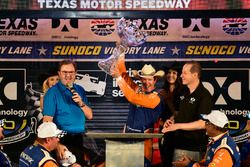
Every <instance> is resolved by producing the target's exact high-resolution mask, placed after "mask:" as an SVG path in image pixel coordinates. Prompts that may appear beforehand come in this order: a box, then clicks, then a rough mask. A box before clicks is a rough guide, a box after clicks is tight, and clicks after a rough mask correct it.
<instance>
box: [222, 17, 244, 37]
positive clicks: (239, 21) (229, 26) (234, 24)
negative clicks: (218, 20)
mask: <svg viewBox="0 0 250 167" xmlns="http://www.w3.org/2000/svg"><path fill="white" fill-rule="evenodd" d="M223 30H224V31H225V33H227V34H230V35H240V34H243V33H244V32H245V31H246V30H247V20H246V19H245V18H227V19H224V20H223Z"/></svg>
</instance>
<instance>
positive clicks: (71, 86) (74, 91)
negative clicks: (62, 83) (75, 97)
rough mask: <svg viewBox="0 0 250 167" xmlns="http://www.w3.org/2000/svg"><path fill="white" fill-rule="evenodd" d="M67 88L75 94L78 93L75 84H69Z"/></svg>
mask: <svg viewBox="0 0 250 167" xmlns="http://www.w3.org/2000/svg"><path fill="white" fill-rule="evenodd" d="M66 87H67V88H68V89H69V90H70V91H71V92H72V93H73V94H74V93H76V90H75V89H74V88H73V83H68V84H67V85H66Z"/></svg>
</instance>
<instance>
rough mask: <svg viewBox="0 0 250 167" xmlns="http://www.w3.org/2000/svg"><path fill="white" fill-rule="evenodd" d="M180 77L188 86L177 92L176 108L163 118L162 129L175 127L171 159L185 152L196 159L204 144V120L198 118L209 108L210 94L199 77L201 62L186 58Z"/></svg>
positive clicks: (204, 147) (200, 156) (175, 158)
mask: <svg viewBox="0 0 250 167" xmlns="http://www.w3.org/2000/svg"><path fill="white" fill-rule="evenodd" d="M181 78H182V84H183V85H186V86H187V88H185V89H184V90H183V93H182V94H181V95H180V96H179V98H180V106H179V109H178V111H177V112H176V114H175V115H173V116H172V117H171V118H170V119H168V120H166V122H165V123H164V128H163V129H162V132H163V133H168V132H172V131H174V136H173V141H174V148H175V149H174V155H173V159H174V160H177V159H179V157H180V156H182V154H183V153H184V154H186V155H188V156H189V157H191V158H192V159H193V160H196V161H199V160H201V158H202V154H203V153H204V152H205V150H206V144H207V136H206V134H205V121H204V120H202V119H200V114H209V113H210V112H211V109H212V106H213V102H212V96H211V94H210V93H209V92H208V90H207V89H206V88H205V87H204V86H203V84H202V82H201V80H200V78H201V66H200V64H199V63H198V62H195V61H190V62H186V63H185V64H184V66H183V68H182V74H181Z"/></svg>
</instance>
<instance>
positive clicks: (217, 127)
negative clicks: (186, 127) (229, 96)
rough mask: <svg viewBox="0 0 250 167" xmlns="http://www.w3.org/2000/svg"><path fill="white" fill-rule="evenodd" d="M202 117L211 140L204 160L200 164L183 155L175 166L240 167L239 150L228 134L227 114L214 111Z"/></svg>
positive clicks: (174, 163)
mask: <svg viewBox="0 0 250 167" xmlns="http://www.w3.org/2000/svg"><path fill="white" fill-rule="evenodd" d="M201 116H202V119H203V120H204V121H206V122H205V128H206V134H207V135H208V136H209V138H210V142H209V143H208V146H207V152H206V154H205V157H204V159H203V160H202V161H200V162H196V161H193V160H192V159H191V158H190V157H188V156H186V155H183V157H182V158H181V159H179V160H178V161H175V162H173V165H174V166H176V167H184V166H187V167H201V166H210V167H215V166H225V167H226V166H232V167H240V153H239V148H238V147H237V145H236V143H235V142H234V140H233V139H232V138H231V137H230V136H229V134H228V130H227V125H228V119H227V116H226V114H225V113H223V112H220V111H218V110H214V111H212V112H211V113H210V114H208V115H201Z"/></svg>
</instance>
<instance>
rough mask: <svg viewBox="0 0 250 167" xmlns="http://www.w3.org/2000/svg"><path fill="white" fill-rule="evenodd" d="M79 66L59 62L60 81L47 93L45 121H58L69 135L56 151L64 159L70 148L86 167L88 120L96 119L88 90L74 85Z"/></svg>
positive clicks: (78, 160) (44, 107)
mask: <svg viewBox="0 0 250 167" xmlns="http://www.w3.org/2000/svg"><path fill="white" fill-rule="evenodd" d="M76 72H77V66H76V63H75V62H73V61H72V60H63V61H61V62H60V63H59V68H58V76H59V81H58V82H57V83H56V84H55V85H54V86H52V87H51V88H50V89H48V91H47V92H46V94H45V96H44V106H43V115H44V117H43V122H54V123H55V124H56V125H57V126H58V128H60V129H62V130H64V131H66V132H67V134H66V135H65V136H64V137H63V138H62V139H61V141H60V144H58V146H57V148H56V150H57V155H58V156H59V158H60V159H62V158H63V156H64V153H65V151H67V150H68V149H69V150H70V151H71V152H72V153H73V154H74V155H75V156H76V159H77V163H79V164H80V165H82V166H84V164H85V161H84V159H83V157H84V149H83V137H84V133H85V130H86V129H85V121H86V119H92V118H93V111H92V109H91V108H90V105H89V103H88V99H87V97H86V94H85V90H84V88H82V87H81V86H80V85H77V84H75V83H74V81H75V78H76Z"/></svg>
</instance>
